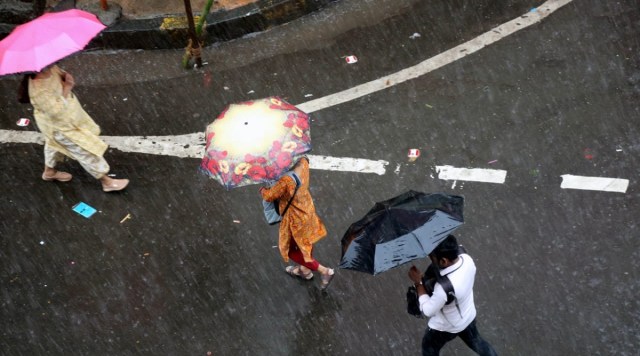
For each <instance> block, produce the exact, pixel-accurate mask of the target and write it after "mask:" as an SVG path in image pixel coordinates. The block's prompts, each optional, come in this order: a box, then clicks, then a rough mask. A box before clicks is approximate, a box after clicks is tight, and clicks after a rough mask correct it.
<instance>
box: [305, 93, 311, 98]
mask: <svg viewBox="0 0 640 356" xmlns="http://www.w3.org/2000/svg"><path fill="white" fill-rule="evenodd" d="M310 96H313V94H305V95H304V97H305V98H308V97H310Z"/></svg>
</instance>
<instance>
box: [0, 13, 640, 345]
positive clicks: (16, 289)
mask: <svg viewBox="0 0 640 356" xmlns="http://www.w3.org/2000/svg"><path fill="white" fill-rule="evenodd" d="M536 5H540V4H536V3H531V2H528V1H505V2H495V1H489V0H483V1H477V0H476V1H417V0H399V1H391V0H379V1H373V0H369V1H349V0H342V1H340V2H338V3H335V4H333V5H331V6H329V7H327V8H326V9H324V10H322V11H321V12H318V13H314V14H311V15H309V16H306V17H303V18H301V19H299V20H295V21H293V22H291V23H289V24H287V25H283V26H280V27H277V28H273V29H271V30H269V31H266V32H263V33H259V34H254V35H251V36H247V37H244V38H241V39H238V40H234V41H230V42H226V43H221V44H216V45H214V46H210V47H208V48H207V49H206V50H205V51H204V55H203V58H204V60H205V61H206V62H208V65H207V66H205V67H204V68H202V69H199V70H190V71H184V70H182V69H180V67H179V64H180V58H181V56H182V51H179V50H161V51H91V52H88V53H84V54H79V55H75V56H73V57H70V58H68V59H66V60H64V61H63V62H62V66H63V67H64V68H65V69H67V70H69V71H70V72H72V73H73V74H74V75H75V77H76V82H77V83H78V84H77V89H76V93H77V94H78V96H79V98H80V100H81V102H82V103H83V104H84V106H85V108H86V110H87V111H88V112H89V113H90V114H91V115H92V116H93V117H94V119H95V121H96V122H98V123H99V124H100V125H101V127H102V131H103V134H105V135H110V136H116V135H123V136H126V135H179V134H187V133H193V132H200V131H204V129H205V126H206V125H207V124H208V123H209V122H210V121H212V120H213V119H214V118H215V117H216V116H217V114H218V113H219V112H220V111H221V110H222V109H223V108H224V106H225V105H227V104H228V103H231V102H238V101H244V100H247V99H251V98H261V97H265V96H269V95H280V96H282V97H283V98H286V99H287V100H288V101H289V102H291V103H294V104H298V103H303V102H305V101H308V100H310V99H314V98H320V97H323V96H325V95H329V94H332V93H335V92H338V91H340V90H344V89H348V88H350V87H353V86H355V85H358V84H361V83H364V82H367V81H370V80H373V79H376V78H378V77H380V76H384V75H387V74H390V73H394V72H397V71H399V70H401V69H404V68H406V67H409V66H412V65H415V64H416V63H419V62H421V61H423V60H425V59H427V58H429V57H432V56H434V55H436V54H438V53H440V52H442V51H444V50H446V49H448V48H451V47H454V46H455V45H458V44H460V43H462V42H464V41H467V40H469V39H471V38H473V37H475V36H477V35H479V34H481V33H483V32H485V31H488V30H490V29H492V28H493V27H495V26H497V25H499V24H501V23H504V22H506V21H509V20H511V19H513V18H515V17H517V16H519V15H522V14H525V13H526V12H527V11H529V9H530V8H532V7H535V6H536ZM638 19H640V5H639V4H638V3H637V1H635V0H625V1H617V2H602V1H596V0H583V1H573V2H572V3H570V4H568V5H566V6H565V7H563V8H561V9H560V10H558V11H557V12H556V13H554V14H552V15H551V16H550V17H548V18H546V19H545V20H543V21H542V22H541V23H539V24H536V25H533V26H531V27H529V28H527V29H524V30H522V31H520V32H516V33H515V34H513V35H511V36H509V37H507V38H505V39H503V40H501V41H499V42H497V43H495V44H493V45H490V46H488V47H486V48H484V49H482V50H480V51H479V52H476V53H474V54H472V55H469V56H467V57H464V58H463V59H461V60H459V61H456V62H453V63H451V64H449V65H447V66H445V67H442V68H440V69H438V70H436V71H433V72H431V73H429V74H426V75H424V76H421V77H419V78H417V79H414V80H411V81H408V82H405V83H403V84H399V85H396V86H392V87H390V88H388V89H387V90H384V91H379V92H376V93H374V94H370V95H367V96H365V97H363V98H360V99H356V100H353V101H350V102H347V103H344V104H340V105H337V106H333V107H329V108H326V109H323V110H320V111H317V112H313V113H312V119H313V122H312V140H313V141H312V142H313V145H314V149H313V152H312V153H313V154H316V155H327V156H334V157H355V158H366V159H373V160H386V161H388V162H389V165H388V166H387V167H386V173H385V174H384V175H377V174H365V173H353V172H335V171H326V170H313V171H312V178H311V192H312V194H313V196H314V199H315V202H316V207H317V209H318V213H319V215H320V216H321V217H322V218H323V219H324V221H325V223H326V225H327V228H328V230H329V235H328V236H327V237H326V238H325V239H323V240H321V241H320V242H319V243H318V244H317V245H316V247H315V250H314V251H315V252H314V255H315V257H316V258H317V259H318V260H319V261H320V262H321V263H323V264H327V265H331V266H336V265H337V264H338V262H339V259H340V239H341V237H342V234H343V233H344V232H345V231H346V229H347V228H348V226H349V225H350V224H351V223H352V222H353V221H356V220H358V219H360V218H361V217H362V216H363V215H364V214H365V213H366V212H367V211H368V210H369V208H370V207H371V206H372V205H373V204H374V202H376V201H381V200H385V199H388V198H390V197H392V196H394V195H397V194H400V193H402V192H404V191H407V190H410V189H413V190H418V191H424V192H447V193H452V194H458V195H463V196H464V197H465V200H466V202H465V225H464V226H463V227H462V228H461V229H459V230H458V231H459V233H458V234H457V235H458V237H459V240H460V241H461V242H462V243H463V244H464V245H465V246H466V248H467V250H468V251H469V253H470V254H471V255H472V256H474V258H475V259H476V264H477V266H478V273H477V277H476V286H475V300H476V305H477V309H478V319H477V320H478V327H479V330H480V332H481V333H482V334H483V336H484V337H485V338H486V339H487V340H489V341H490V342H491V343H492V344H493V346H494V347H495V348H496V350H497V351H498V353H499V354H501V355H611V354H615V355H635V354H637V350H638V348H639V346H640V337H639V336H638V333H637V330H638V327H639V326H640V325H639V322H638V320H640V306H639V303H638V300H637V298H636V295H637V294H638V288H639V287H640V282H638V268H639V263H638V260H639V258H640V256H639V251H640V249H639V247H640V246H639V242H638V238H637V237H638V232H637V231H638V225H637V212H638V211H639V209H640V206H639V205H640V204H639V203H640V201H639V198H640V195H639V191H638V188H637V183H638V180H637V176H638V167H639V166H640V165H639V163H640V162H639V161H638V157H639V156H638V151H639V150H640V142H639V137H640V135H639V132H638V131H639V127H638V116H639V114H640V104H639V103H640V100H639V99H640V79H639V78H640V56H639V55H638V48H640V36H639V32H640V30H639V28H640V27H639V26H638V24H639V20H638ZM414 33H419V34H420V37H417V38H413V39H411V38H410V37H411V36H412V35H413V34H414ZM347 55H356V56H357V57H358V60H359V61H358V62H357V63H355V64H347V63H346V62H345V60H344V57H345V56H347ZM18 79H19V78H18V77H17V76H12V77H4V78H0V93H2V95H0V112H1V113H2V118H3V120H0V129H11V130H22V129H21V128H19V127H17V126H15V121H16V120H17V119H18V118H20V117H31V116H30V115H31V112H30V111H29V110H28V108H29V106H28V105H27V106H24V105H21V104H18V103H16V102H15V101H14V98H15V88H16V87H17V80H18ZM309 94H311V95H313V96H312V97H310V96H308V95H309ZM24 130H34V127H33V125H32V126H30V127H29V128H26V129H24ZM410 148H419V149H421V151H422V155H421V156H420V157H419V158H418V159H417V160H416V161H415V162H408V161H407V151H408V149H410ZM0 157H1V158H0V172H2V173H1V174H2V177H3V184H2V186H0V192H1V194H0V196H1V197H2V199H1V200H0V281H1V287H0V292H1V295H0V303H1V308H0V320H1V321H2V325H3V327H2V331H1V332H2V336H1V337H0V350H2V352H0V353H2V354H6V355H27V354H29V355H44V354H56V355H58V354H81V355H89V354H91V355H114V354H118V355H120V354H122V355H127V354H152V353H155V354H164V355H206V354H207V353H208V352H211V354H212V355H235V354H240V355H249V354H257V355H295V354H303V355H356V354H370V355H415V354H419V350H420V340H421V337H422V334H423V331H424V328H425V326H426V320H419V319H415V318H413V317H411V316H410V315H408V314H407V313H406V311H405V309H406V308H405V291H406V287H407V286H408V285H409V280H408V278H407V276H406V274H407V270H408V268H409V266H410V265H405V266H402V267H398V268H396V269H393V270H390V271H388V272H385V273H383V274H380V275H378V276H375V277H374V276H370V275H366V274H362V273H357V272H352V271H345V270H339V271H338V276H337V277H336V279H335V280H334V282H333V284H332V285H331V287H330V289H329V290H328V292H327V293H321V292H320V291H319V289H318V283H319V282H318V281H319V279H318V278H314V281H313V282H304V281H298V280H295V279H292V278H291V277H289V276H288V275H287V274H286V273H284V267H285V264H284V263H283V262H282V261H281V259H280V256H279V253H278V249H277V247H276V245H277V228H276V227H271V226H268V225H266V224H265V223H264V221H263V217H262V215H261V204H260V201H259V195H258V192H257V190H258V186H250V187H244V188H239V189H236V190H233V191H225V190H224V189H223V188H222V187H220V186H218V185H216V183H215V182H214V181H213V180H210V179H208V178H207V177H205V176H203V175H201V174H200V173H198V172H197V166H198V164H199V160H197V159H181V158H176V157H167V156H156V155H145V154H133V153H125V152H120V151H118V150H114V149H111V150H109V151H108V153H107V155H106V158H107V161H108V162H109V163H110V164H111V166H112V173H114V174H116V175H117V176H118V177H126V178H130V179H131V185H130V186H129V188H127V190H126V191H125V192H122V193H116V194H105V193H102V191H101V190H100V189H99V183H97V182H96V181H95V180H94V179H92V178H91V177H90V176H88V175H87V174H86V173H85V172H84V171H83V170H82V168H81V167H80V166H79V165H78V164H76V163H75V162H69V163H65V164H64V165H62V166H61V167H60V168H63V169H66V170H68V171H69V172H71V173H72V174H74V179H73V180H72V181H71V182H69V183H48V182H43V181H41V180H40V175H41V173H42V165H43V159H42V146H39V145H34V144H16V143H12V144H7V143H2V144H0ZM488 162H494V163H491V164H490V163H488ZM436 165H453V166H456V167H478V168H492V169H504V170H507V171H508V175H507V179H506V181H505V183H504V184H490V183H479V182H464V181H458V182H453V181H445V180H440V179H438V178H437V173H436V171H435V166H436ZM562 174H575V175H583V176H601V177H618V178H625V179H629V188H628V190H627V191H626V193H611V192H599V191H582V190H571V189H561V188H560V182H561V177H560V176H561V175H562ZM80 201H82V202H86V203H87V204H89V205H91V206H93V207H95V208H96V209H98V213H96V214H95V215H93V216H92V217H91V218H88V219H85V218H83V217H81V216H80V215H78V214H76V213H75V212H74V211H72V210H71V207H72V206H73V205H75V204H76V203H78V202H80ZM128 214H130V216H131V218H130V219H127V220H124V221H122V220H123V219H124V218H125V217H126V216H127V215H128ZM416 264H417V265H418V266H419V267H420V268H425V267H426V261H416ZM316 279H317V280H316ZM442 354H443V355H471V354H472V352H471V351H469V350H468V349H466V347H465V346H464V344H463V343H462V342H461V341H460V340H455V341H454V342H452V343H450V344H449V345H447V346H446V347H445V349H444V350H443V352H442Z"/></svg>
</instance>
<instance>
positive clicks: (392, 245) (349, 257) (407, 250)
mask: <svg viewBox="0 0 640 356" xmlns="http://www.w3.org/2000/svg"><path fill="white" fill-rule="evenodd" d="M463 203H464V198H463V197H461V196H456V195H447V194H443V193H435V194H426V193H421V192H416V191H413V190H410V191H408V192H406V193H404V194H401V195H399V196H397V197H395V198H392V199H389V200H386V201H383V202H379V203H376V205H375V206H374V207H373V209H371V210H370V211H369V212H368V213H367V214H366V215H365V216H364V217H363V218H362V219H360V220H359V221H357V222H355V223H353V224H351V226H350V227H349V229H348V230H347V232H346V233H345V234H344V236H343V237H342V260H341V261H340V268H344V269H352V270H354V271H361V272H367V273H371V274H373V275H376V274H378V273H380V272H384V271H386V270H388V269H391V268H393V267H397V266H400V265H402V264H404V263H407V262H409V261H411V260H414V259H416V258H421V257H426V256H427V255H429V253H431V251H433V249H434V248H435V247H436V246H437V245H438V244H439V243H440V242H441V241H442V240H443V239H444V238H445V237H447V235H449V234H450V233H452V232H453V231H454V230H455V229H457V228H458V227H459V226H460V225H462V223H463V217H462V205H463Z"/></svg>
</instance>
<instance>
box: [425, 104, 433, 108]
mask: <svg viewBox="0 0 640 356" xmlns="http://www.w3.org/2000/svg"><path fill="white" fill-rule="evenodd" d="M424 106H426V107H428V108H429V109H433V106H431V105H429V104H424Z"/></svg>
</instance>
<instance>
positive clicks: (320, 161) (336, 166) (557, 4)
mask: <svg viewBox="0 0 640 356" xmlns="http://www.w3.org/2000/svg"><path fill="white" fill-rule="evenodd" d="M572 1H573V0H549V1H547V2H545V3H544V4H542V5H541V6H539V7H538V8H537V9H536V11H533V12H528V13H527V14H525V15H522V16H519V17H518V18H515V19H513V20H511V21H509V22H506V23H504V24H502V25H500V26H498V27H496V28H494V29H492V30H490V31H488V32H485V33H484V34H482V35H480V36H478V37H476V38H474V39H472V40H470V41H468V42H465V43H463V44H461V45H459V46H456V47H453V48H451V49H449V50H447V51H445V52H443V53H440V54H438V55H436V56H434V57H431V58H429V59H427V60H425V61H423V62H421V63H419V64H417V65H415V66H413V67H409V68H406V69H403V70H401V71H399V72H397V73H394V74H391V75H388V76H385V77H382V78H379V79H376V80H373V81H371V82H368V83H364V84H361V85H358V86H356V87H353V88H350V89H347V90H344V91H341V92H339V93H335V94H331V95H328V96H325V97H322V98H319V99H315V100H312V101H308V102H306V103H302V104H300V105H297V106H298V108H300V109H301V110H304V111H306V112H308V113H310V112H313V111H317V110H321V109H325V108H328V107H331V106H334V105H338V104H341V103H345V102H347V101H350V100H354V99H357V98H360V97H362V96H365V95H368V94H371V93H374V92H376V91H380V90H384V89H387V88H390V87H392V86H394V85H397V84H400V83H402V82H405V81H407V80H410V79H414V78H417V77H419V76H422V75H424V74H427V73H429V72H432V71H434V70H436V69H438V68H440V67H442V66H444V65H447V64H449V63H452V62H454V61H456V60H458V59H460V58H462V57H465V56H467V55H469V54H471V53H475V52H477V51H479V50H480V49H482V48H484V47H486V46H488V45H490V44H492V43H494V42H497V41H499V40H501V39H503V38H505V37H507V36H509V35H511V34H513V33H515V32H517V31H519V30H521V29H524V28H526V27H528V26H531V25H533V24H535V23H537V22H539V21H541V20H542V19H544V18H545V17H547V16H549V15H550V14H552V13H553V12H555V11H556V10H557V9H559V8H561V7H562V6H564V5H566V4H568V3H570V2H572ZM103 139H104V140H105V142H107V143H108V144H109V145H110V146H111V147H113V148H117V149H119V150H121V151H124V152H137V153H147V154H159V155H168V156H176V157H184V158H200V157H202V154H203V149H204V134H203V133H193V134H186V135H176V136H103ZM2 142H7V143H9V142H18V143H38V144H43V140H42V138H41V136H40V134H39V133H37V132H33V131H14V130H0V143H2ZM310 161H311V168H315V169H327V170H337V171H350V172H362V173H376V174H380V175H382V174H384V173H385V166H386V165H387V164H388V162H386V161H374V160H366V159H357V158H339V157H329V156H313V158H311V157H310ZM443 167H447V166H443ZM452 168H453V167H452ZM476 171H477V170H469V172H467V173H465V174H467V178H474V179H494V180H495V179H497V178H496V177H495V176H493V175H492V174H487V173H485V174H486V177H485V176H483V174H480V173H477V172H480V171H482V170H480V171H477V172H476ZM486 171H491V170H486ZM461 172H463V171H461ZM503 172H504V176H506V171H503ZM447 174H453V173H446V172H443V173H441V179H448V178H442V177H444V176H446V175H447ZM498 176H499V175H498ZM483 177H484V178H483ZM453 179H456V178H453ZM459 179H460V178H459ZM460 180H463V179H460ZM466 180H470V179H466ZM480 181H485V180H480ZM503 182H504V177H503Z"/></svg>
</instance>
